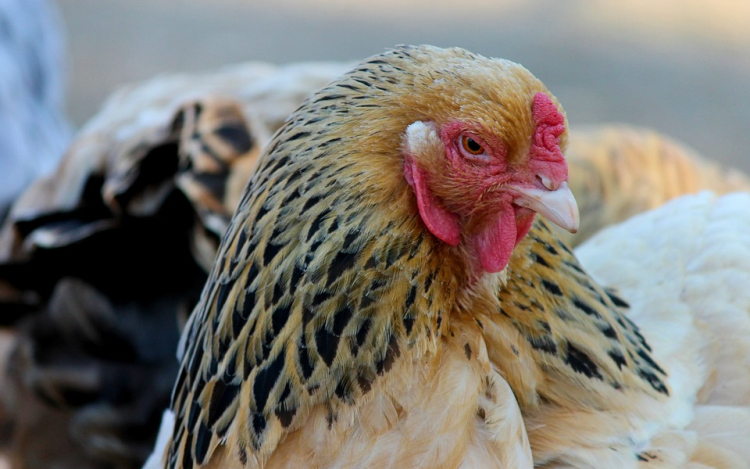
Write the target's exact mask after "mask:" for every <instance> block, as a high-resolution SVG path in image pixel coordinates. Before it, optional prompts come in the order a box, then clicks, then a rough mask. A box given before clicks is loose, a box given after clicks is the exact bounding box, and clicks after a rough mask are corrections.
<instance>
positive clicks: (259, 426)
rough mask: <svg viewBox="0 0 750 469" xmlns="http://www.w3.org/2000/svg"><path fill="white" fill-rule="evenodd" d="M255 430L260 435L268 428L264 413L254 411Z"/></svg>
mask: <svg viewBox="0 0 750 469" xmlns="http://www.w3.org/2000/svg"><path fill="white" fill-rule="evenodd" d="M252 423H253V431H254V432H255V434H256V435H260V434H261V433H263V430H265V429H266V423H267V422H266V418H265V417H264V416H263V414H260V413H257V412H254V413H253V422H252Z"/></svg>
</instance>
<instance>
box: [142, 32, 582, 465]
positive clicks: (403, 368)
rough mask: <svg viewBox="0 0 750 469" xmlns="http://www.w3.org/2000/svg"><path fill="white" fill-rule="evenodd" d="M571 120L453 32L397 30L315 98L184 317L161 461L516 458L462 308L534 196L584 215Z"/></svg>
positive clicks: (554, 211)
mask: <svg viewBox="0 0 750 469" xmlns="http://www.w3.org/2000/svg"><path fill="white" fill-rule="evenodd" d="M566 138H567V135H566V126H565V118H564V116H563V114H562V112H561V109H560V108H559V106H558V105H557V104H556V101H555V100H554V98H553V97H552V96H551V95H550V94H549V92H548V91H547V90H546V88H545V87H544V85H543V84H542V83H541V82H539V81H538V80H537V79H536V78H534V77H533V75H531V74H530V73H529V72H528V71H527V70H526V69H524V68H523V67H521V66H519V65H516V64H514V63H512V62H508V61H504V60H499V59H485V58H484V57H481V56H478V55H474V54H471V53H470V52H467V51H464V50H462V49H445V50H443V49H437V48H433V47H430V46H420V47H409V46H402V47H398V48H396V49H393V50H391V51H388V52H385V53H383V54H380V55H376V56H374V57H372V58H370V59H368V60H366V61H364V62H363V63H361V64H360V65H358V66H356V67H355V68H354V69H353V70H352V71H350V72H349V73H347V74H345V75H344V76H343V77H342V78H340V79H338V80H335V81H333V82H332V83H331V84H329V85H328V86H327V87H326V88H324V89H323V90H321V91H319V92H318V93H316V94H314V95H313V96H312V97H311V98H310V99H309V100H308V101H306V103H305V104H303V105H302V106H301V107H300V108H299V109H298V110H297V111H296V112H295V113H293V114H292V116H290V118H289V119H288V120H287V122H286V124H285V125H284V126H283V127H282V128H281V129H280V130H279V131H278V132H277V133H276V135H275V138H274V140H273V141H272V142H271V143H270V145H269V147H268V149H267V150H266V152H265V153H264V156H263V157H262V158H261V161H260V162H259V167H258V169H257V170H256V172H255V173H254V174H253V177H252V178H251V180H250V183H249V184H248V189H247V191H246V192H245V194H244V196H243V199H242V201H241V202H240V206H239V208H238V210H237V212H236V213H235V216H234V218H233V220H232V222H231V224H230V227H229V229H228V230H227V233H226V234H225V237H224V240H223V243H222V247H221V248H220V251H219V252H220V254H219V256H218V258H217V263H216V264H215V267H214V270H213V272H212V274H211V276H210V279H209V282H208V283H207V286H206V288H205V289H204V292H203V294H202V296H201V301H200V303H199V305H198V306H197V307H196V309H195V310H194V311H193V314H192V315H191V317H190V319H189V321H188V324H187V326H186V329H185V331H184V332H183V336H182V346H181V351H182V352H181V356H182V361H181V368H180V373H179V376H178V379H177V383H176V386H175V391H174V394H173V403H172V409H173V411H174V416H175V422H174V425H173V428H172V438H171V439H169V441H168V445H167V446H168V450H167V451H165V452H161V451H160V449H158V448H157V449H156V452H155V454H156V456H157V458H158V457H159V456H163V461H162V463H161V464H163V466H164V467H169V468H177V467H178V468H193V467H208V468H210V467H223V468H232V467H237V468H239V467H266V468H275V467H303V466H304V467H458V466H459V465H464V466H465V467H491V466H497V467H531V464H532V462H531V457H530V454H529V447H528V440H527V438H526V434H525V431H524V429H523V422H522V420H521V416H520V414H519V409H518V406H517V404H516V400H515V398H514V397H513V392H511V390H510V389H509V388H508V385H507V383H506V382H505V380H504V379H503V378H502V377H501V376H500V375H499V374H498V373H497V372H496V371H495V370H494V368H493V366H491V364H490V362H489V361H488V355H487V349H486V347H485V344H484V339H483V338H482V333H481V326H480V325H478V324H477V323H476V322H475V320H474V315H473V314H472V310H473V309H475V308H493V305H494V304H496V299H495V292H496V291H497V290H498V288H499V287H500V284H501V283H502V280H503V278H504V276H503V274H502V273H501V272H502V271H503V269H504V268H505V265H506V264H507V262H508V259H509V257H510V254H511V252H512V250H513V247H514V246H515V245H516V244H517V242H519V241H521V240H522V239H523V237H524V236H525V235H526V233H527V231H528V230H529V229H530V227H531V224H532V221H533V218H534V213H535V212H540V213H543V214H544V215H546V216H548V217H550V218H551V219H553V220H554V221H555V222H556V223H559V224H560V225H562V226H565V227H567V228H568V229H572V230H574V229H575V227H576V226H577V223H578V220H577V216H578V213H577V209H576V206H575V201H574V199H573V197H572V194H571V193H570V190H569V189H568V188H567V184H566V180H567V168H566V164H565V159H564V158H563V155H562V152H561V146H564V145H565V141H566ZM155 459H156V458H155ZM151 463H155V464H156V465H157V466H158V465H159V462H158V459H157V461H154V460H152V461H151Z"/></svg>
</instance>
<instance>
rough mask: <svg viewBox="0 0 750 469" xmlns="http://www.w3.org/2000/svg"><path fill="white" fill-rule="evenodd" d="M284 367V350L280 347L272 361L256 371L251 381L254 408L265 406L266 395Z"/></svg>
mask: <svg viewBox="0 0 750 469" xmlns="http://www.w3.org/2000/svg"><path fill="white" fill-rule="evenodd" d="M283 368H284V350H283V349H282V350H281V351H280V352H279V354H278V355H276V358H274V359H273V361H272V362H271V363H269V364H267V365H266V366H264V367H263V368H261V370H260V371H259V372H258V374H257V375H256V376H255V381H254V382H253V398H254V399H255V408H256V409H258V410H262V409H263V408H264V407H265V406H266V401H267V400H268V395H269V394H270V393H271V389H273V387H274V385H275V384H276V381H278V379H279V376H280V375H281V370H282V369H283Z"/></svg>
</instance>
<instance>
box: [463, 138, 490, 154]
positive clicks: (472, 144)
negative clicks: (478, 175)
mask: <svg viewBox="0 0 750 469" xmlns="http://www.w3.org/2000/svg"><path fill="white" fill-rule="evenodd" d="M461 149H462V150H464V151H465V152H466V153H468V154H469V155H474V156H477V155H481V154H482V153H484V147H482V145H480V144H479V142H477V141H476V140H474V139H473V138H471V137H469V136H468V135H463V136H462V137H461Z"/></svg>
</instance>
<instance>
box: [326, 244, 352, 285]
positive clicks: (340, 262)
mask: <svg viewBox="0 0 750 469" xmlns="http://www.w3.org/2000/svg"><path fill="white" fill-rule="evenodd" d="M358 254H359V253H357V252H352V253H348V252H343V251H339V252H337V253H336V257H334V258H333V261H331V264H330V265H329V266H328V280H327V281H326V287H330V286H331V284H332V283H333V282H335V281H336V279H337V278H339V277H340V276H341V275H342V274H343V273H344V272H346V271H347V270H349V269H351V268H352V267H353V266H354V264H355V263H356V262H357V255H358Z"/></svg>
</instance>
